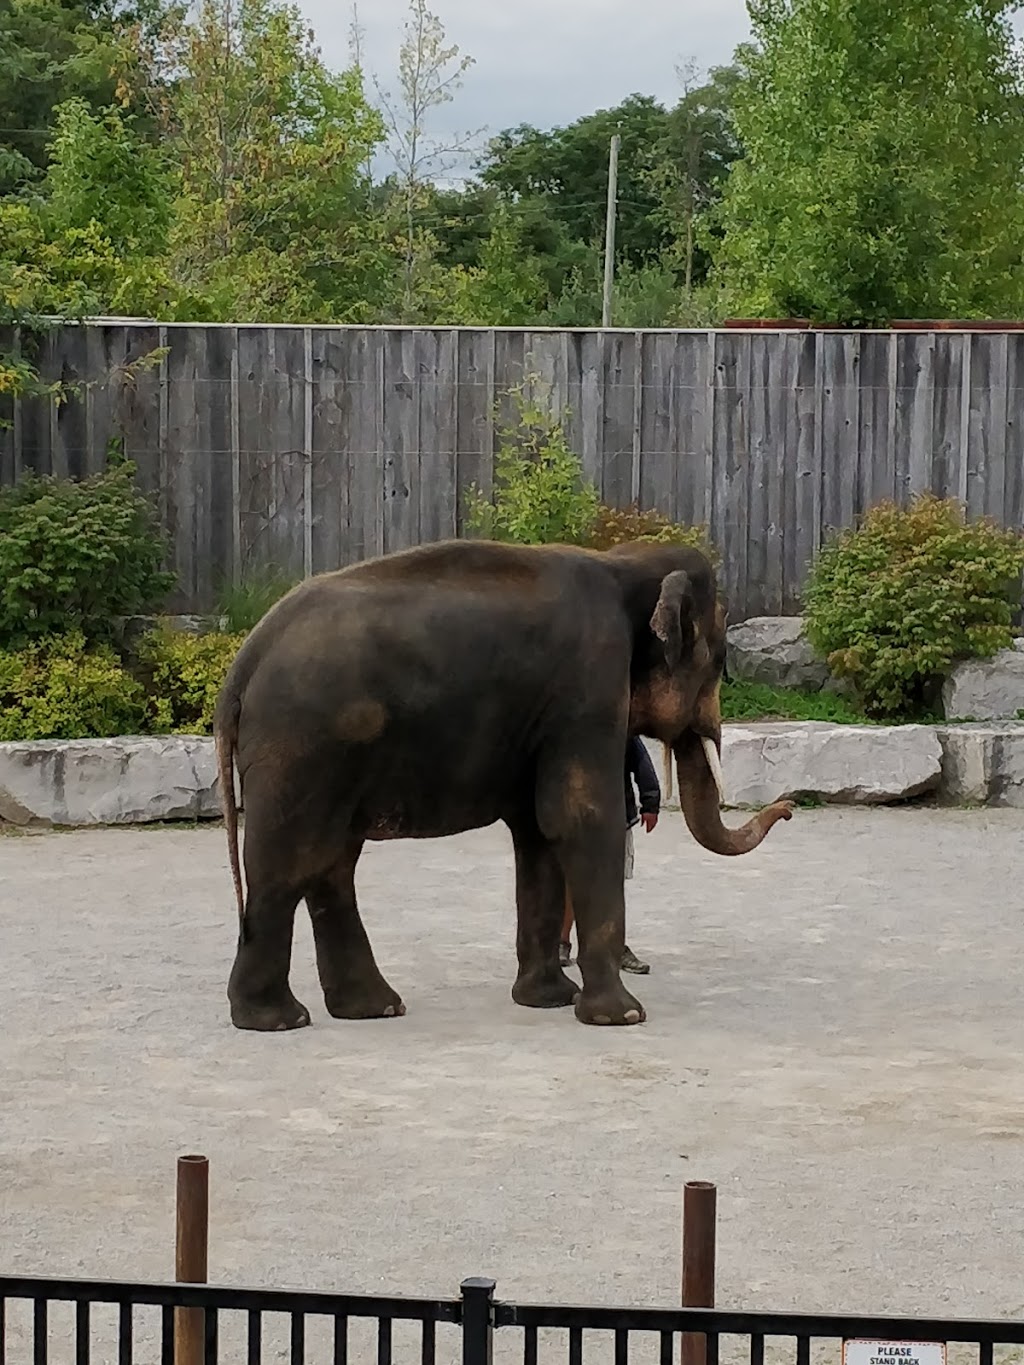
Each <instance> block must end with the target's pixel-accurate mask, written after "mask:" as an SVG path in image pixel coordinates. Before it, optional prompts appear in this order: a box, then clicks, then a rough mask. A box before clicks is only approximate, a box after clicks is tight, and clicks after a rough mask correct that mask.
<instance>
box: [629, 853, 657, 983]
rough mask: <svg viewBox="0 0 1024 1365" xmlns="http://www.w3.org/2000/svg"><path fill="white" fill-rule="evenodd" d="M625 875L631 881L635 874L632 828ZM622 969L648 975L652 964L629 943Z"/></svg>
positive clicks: (635, 973)
mask: <svg viewBox="0 0 1024 1365" xmlns="http://www.w3.org/2000/svg"><path fill="white" fill-rule="evenodd" d="M623 875H624V877H625V880H626V881H630V880H631V878H632V876H633V831H632V830H631V829H627V830H626V866H625V870H624V873H623ZM622 970H623V971H624V972H633V974H634V975H636V976H646V975H647V973H648V972H649V971H650V970H651V965H650V963H649V962H641V961H640V959H639V958H638V957H637V955H636V953H634V952H633V950H632V948H630V946H629V944H628V943H627V944H626V945H625V947H624V948H623V950H622Z"/></svg>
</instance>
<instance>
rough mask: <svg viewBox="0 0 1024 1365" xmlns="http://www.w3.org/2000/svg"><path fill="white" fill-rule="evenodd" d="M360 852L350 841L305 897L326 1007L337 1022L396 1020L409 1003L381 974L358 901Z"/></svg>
mask: <svg viewBox="0 0 1024 1365" xmlns="http://www.w3.org/2000/svg"><path fill="white" fill-rule="evenodd" d="M361 851H362V843H361V841H356V840H349V841H347V843H346V845H345V851H344V853H343V855H342V857H341V858H339V860H338V862H337V863H336V864H335V866H334V867H333V868H332V869H331V871H330V872H329V873H328V874H326V875H325V876H323V877H320V878H318V879H317V881H316V882H315V883H314V884H313V885H312V886H311V887H310V889H309V891H308V892H307V895H306V904H307V905H308V907H309V917H310V921H311V923H312V925H313V939H314V942H315V943H316V965H317V970H318V971H319V973H320V984H321V986H322V987H323V992H324V1004H325V1005H326V1006H327V1012H328V1013H329V1014H331V1015H333V1016H334V1018H335V1019H390V1018H396V1017H398V1016H399V1015H403V1014H404V1013H405V1005H404V1004H403V1003H402V998H401V996H400V995H398V994H397V992H396V991H394V990H392V988H391V987H390V986H389V985H388V983H387V981H385V979H384V977H383V976H382V975H381V972H380V968H379V967H378V966H377V962H376V960H375V958H374V956H373V949H372V948H371V946H370V940H369V938H368V937H367V934H366V929H365V927H364V925H363V921H362V919H361V918H360V915H359V907H358V905H357V903H356V887H355V871H356V862H357V860H358V858H359V854H360V852H361Z"/></svg>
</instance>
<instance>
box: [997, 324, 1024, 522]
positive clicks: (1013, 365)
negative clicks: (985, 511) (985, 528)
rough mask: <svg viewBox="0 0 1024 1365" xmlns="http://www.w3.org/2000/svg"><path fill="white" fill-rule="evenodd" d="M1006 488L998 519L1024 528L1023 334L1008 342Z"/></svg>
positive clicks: (1010, 338)
mask: <svg viewBox="0 0 1024 1365" xmlns="http://www.w3.org/2000/svg"><path fill="white" fill-rule="evenodd" d="M1006 394H1007V402H1006V484H1005V487H1004V493H1003V508H1002V512H1001V514H1000V517H999V519H1000V520H1001V521H1002V522H1003V524H1004V525H1005V526H1014V527H1017V528H1021V527H1024V334H1022V333H1019V332H1017V333H1014V334H1013V335H1012V336H1008V337H1007V338H1006Z"/></svg>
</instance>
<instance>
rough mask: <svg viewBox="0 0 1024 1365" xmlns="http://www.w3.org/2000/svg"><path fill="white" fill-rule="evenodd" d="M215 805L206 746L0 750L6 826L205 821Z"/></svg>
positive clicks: (102, 742) (123, 744) (110, 744)
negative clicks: (8, 824)
mask: <svg viewBox="0 0 1024 1365" xmlns="http://www.w3.org/2000/svg"><path fill="white" fill-rule="evenodd" d="M236 789H237V778H236ZM219 799H220V798H219V794H218V783H217V763H216V756H215V754H214V747H213V741H212V740H211V739H205V738H201V737H198V736H187V735H183V736H179V735H174V736H161V737H158V738H149V737H132V736H128V737H124V738H118V739H79V740H39V741H35V742H33V743H8V744H0V820H6V821H8V822H9V823H12V824H16V825H120V824H141V823H145V822H147V821H156V820H201V819H210V818H216V817H217V816H218V815H219V814H220V805H219Z"/></svg>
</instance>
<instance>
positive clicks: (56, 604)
mask: <svg viewBox="0 0 1024 1365" xmlns="http://www.w3.org/2000/svg"><path fill="white" fill-rule="evenodd" d="M133 474H134V466H132V465H131V464H129V463H127V462H125V463H118V464H116V465H114V466H113V467H111V468H110V469H108V470H106V471H105V472H104V473H103V474H97V475H94V476H93V477H92V478H89V479H84V480H82V481H80V482H79V481H78V480H74V479H55V478H49V477H47V478H39V477H37V476H36V475H34V474H30V475H26V476H25V477H23V478H22V479H20V480H19V481H18V482H17V483H16V484H14V485H13V487H11V488H6V489H3V490H0V644H3V645H7V646H8V647H17V646H18V645H22V644H26V643H28V642H29V641H31V640H32V639H37V638H39V637H41V636H45V635H53V634H61V633H64V632H67V631H80V632H81V633H82V634H83V635H84V636H85V637H86V638H87V639H90V640H103V639H107V638H109V636H110V632H111V619H112V618H113V617H115V616H132V615H136V614H139V613H142V612H145V611H147V610H149V609H150V608H152V607H153V606H154V605H156V604H157V603H158V602H159V601H160V599H161V598H162V597H163V596H164V595H165V594H166V593H167V591H168V590H169V589H170V588H171V586H172V584H173V582H174V579H173V577H172V575H170V574H167V573H164V572H163V571H162V570H161V568H160V565H161V562H162V559H163V553H164V547H163V543H162V540H161V536H160V533H159V530H158V527H157V521H156V514H155V511H154V509H153V507H152V506H151V505H150V503H149V502H148V500H147V499H146V498H145V497H144V496H143V495H142V493H140V492H139V490H138V489H137V488H136V486H135V484H134V482H133V478H132V476H133Z"/></svg>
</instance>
